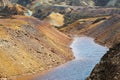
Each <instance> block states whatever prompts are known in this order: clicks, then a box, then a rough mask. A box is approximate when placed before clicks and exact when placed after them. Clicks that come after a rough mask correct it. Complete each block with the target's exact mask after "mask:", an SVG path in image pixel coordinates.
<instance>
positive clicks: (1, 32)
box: [0, 16, 73, 78]
mask: <svg viewBox="0 0 120 80" xmlns="http://www.w3.org/2000/svg"><path fill="white" fill-rule="evenodd" d="M70 41H71V38H69V37H68V36H66V35H64V34H62V33H61V32H59V31H57V30H56V29H55V28H53V27H52V26H51V25H49V24H47V23H44V22H42V21H39V20H38V19H36V18H33V17H25V16H13V17H11V19H10V18H9V19H0V78H4V77H8V78H9V77H11V76H18V75H22V74H27V73H33V72H37V71H39V72H44V71H45V70H48V69H50V68H53V67H55V66H58V65H60V64H63V63H65V62H66V61H68V60H71V59H73V55H72V52H71V50H70V49H69V48H68V45H69V43H70Z"/></svg>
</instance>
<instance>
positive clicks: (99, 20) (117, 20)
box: [61, 15, 120, 47]
mask: <svg viewBox="0 0 120 80" xmlns="http://www.w3.org/2000/svg"><path fill="white" fill-rule="evenodd" d="M119 25H120V15H113V16H104V17H95V18H86V19H80V20H78V21H76V22H75V23H73V24H71V25H69V26H67V27H65V28H62V29H61V31H63V32H65V33H67V34H68V35H87V36H91V37H93V38H95V41H96V42H98V43H100V44H104V45H106V46H108V47H111V46H113V45H114V44H116V43H118V42H120V27H119Z"/></svg>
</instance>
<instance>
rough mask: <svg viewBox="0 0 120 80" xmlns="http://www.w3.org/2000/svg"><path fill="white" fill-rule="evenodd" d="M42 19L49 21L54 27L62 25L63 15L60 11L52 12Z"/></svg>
mask: <svg viewBox="0 0 120 80" xmlns="http://www.w3.org/2000/svg"><path fill="white" fill-rule="evenodd" d="M44 21H45V22H48V23H50V24H51V25H53V26H55V27H61V26H63V25H64V15H62V14H60V13H54V12H52V13H51V14H50V15H48V16H47V17H46V18H45V19H44Z"/></svg>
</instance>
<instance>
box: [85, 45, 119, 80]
mask: <svg viewBox="0 0 120 80" xmlns="http://www.w3.org/2000/svg"><path fill="white" fill-rule="evenodd" d="M86 80H120V43H118V44H116V45H115V46H114V47H113V48H110V50H109V51H108V52H107V53H106V54H105V55H104V56H103V57H102V59H101V61H100V62H99V63H98V64H97V65H96V66H95V68H94V69H93V71H92V73H91V74H90V76H89V77H88V78H87V79H86Z"/></svg>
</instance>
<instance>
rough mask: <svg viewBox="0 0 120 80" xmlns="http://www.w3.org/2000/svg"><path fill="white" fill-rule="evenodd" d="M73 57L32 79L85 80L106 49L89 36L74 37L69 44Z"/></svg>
mask: <svg viewBox="0 0 120 80" xmlns="http://www.w3.org/2000/svg"><path fill="white" fill-rule="evenodd" d="M70 47H71V48H72V51H73V53H74V56H75V59H74V60H72V61H70V62H68V63H65V64H63V65H61V66H59V67H57V68H55V69H53V70H52V71H50V72H48V73H46V74H44V75H42V76H37V77H35V79H34V80H85V79H86V77H88V76H89V74H90V72H91V71H92V69H93V68H94V66H95V65H96V64H97V63H98V62H99V61H100V58H101V57H102V56H103V55H104V54H105V53H106V51H107V50H108V48H107V47H104V46H101V45H98V44H96V43H95V42H94V39H92V38H90V37H75V38H74V40H73V43H72V44H71V45H70Z"/></svg>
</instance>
